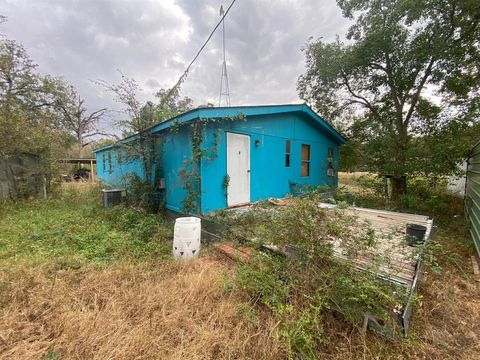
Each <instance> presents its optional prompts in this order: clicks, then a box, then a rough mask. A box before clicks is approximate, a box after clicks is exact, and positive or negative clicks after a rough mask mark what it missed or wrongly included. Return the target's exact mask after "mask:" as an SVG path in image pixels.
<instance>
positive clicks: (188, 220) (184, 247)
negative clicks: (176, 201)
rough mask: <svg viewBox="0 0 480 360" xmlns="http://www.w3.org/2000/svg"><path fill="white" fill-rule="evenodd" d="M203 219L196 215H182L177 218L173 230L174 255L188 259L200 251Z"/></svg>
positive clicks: (176, 257)
mask: <svg viewBox="0 0 480 360" xmlns="http://www.w3.org/2000/svg"><path fill="white" fill-rule="evenodd" d="M201 230H202V225H201V220H200V219H199V218H196V217H181V218H178V219H176V220H175V227H174V230H173V257H174V258H175V259H181V260H188V259H191V258H193V257H197V256H198V253H199V252H200V238H201V233H202V231H201Z"/></svg>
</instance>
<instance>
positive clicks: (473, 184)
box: [465, 142, 480, 256]
mask: <svg viewBox="0 0 480 360" xmlns="http://www.w3.org/2000/svg"><path fill="white" fill-rule="evenodd" d="M465 207H466V211H467V214H468V219H469V222H470V225H471V226H470V234H471V235H472V239H473V241H474V243H475V247H476V248H477V253H478V255H479V256H480V142H479V143H478V144H477V145H475V146H474V147H473V149H472V153H471V155H470V159H469V160H468V169H467V187H466V192H465Z"/></svg>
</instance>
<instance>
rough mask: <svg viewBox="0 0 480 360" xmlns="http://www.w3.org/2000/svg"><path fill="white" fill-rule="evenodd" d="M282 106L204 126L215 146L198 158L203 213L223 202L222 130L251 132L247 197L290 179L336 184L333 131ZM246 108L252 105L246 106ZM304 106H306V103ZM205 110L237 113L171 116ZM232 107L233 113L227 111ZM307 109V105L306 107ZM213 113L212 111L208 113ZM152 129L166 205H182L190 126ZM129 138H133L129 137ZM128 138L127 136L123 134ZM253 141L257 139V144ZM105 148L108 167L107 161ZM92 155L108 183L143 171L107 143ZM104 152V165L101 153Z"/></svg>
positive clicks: (277, 193) (284, 189) (287, 186)
mask: <svg viewBox="0 0 480 360" xmlns="http://www.w3.org/2000/svg"><path fill="white" fill-rule="evenodd" d="M282 107H292V106H290V105H287V106H272V107H271V108H272V109H264V110H263V111H259V110H258V108H256V107H252V108H249V109H248V110H249V111H250V112H246V113H245V114H246V121H240V120H235V121H228V120H223V121H220V122H212V123H209V124H208V125H207V126H206V129H205V139H204V142H203V143H202V148H204V149H213V148H215V149H216V157H214V158H210V159H205V158H202V160H201V166H200V178H201V200H200V205H201V213H203V214H205V213H208V212H211V211H214V210H218V209H223V208H225V207H226V206H227V199H226V193H225V189H224V187H223V183H224V179H225V175H226V168H227V160H226V152H227V149H226V134H227V132H235V133H239V134H245V135H249V136H250V147H251V148H250V170H251V172H250V199H251V201H258V200H262V199H267V198H269V197H284V196H286V195H287V194H288V193H290V192H291V191H292V188H291V183H295V184H305V185H310V186H318V185H325V186H330V187H333V188H336V187H337V184H338V179H337V177H336V176H333V177H332V176H327V168H328V148H332V149H333V152H334V168H335V170H337V169H338V160H339V143H340V142H341V141H339V138H338V135H337V137H335V136H333V135H332V131H331V130H330V131H329V129H328V128H327V127H325V126H323V125H321V124H320V123H319V122H318V121H316V120H315V119H314V118H313V117H312V115H311V114H309V113H307V112H306V111H303V110H302V109H303V108H301V107H299V109H300V110H302V111H300V110H298V111H290V112H286V111H283V112H280V111H279V109H280V108H282ZM250 109H251V110H250ZM308 109H309V108H308ZM202 110H203V111H205V112H206V113H207V114H208V115H210V117H213V116H214V117H215V118H223V117H228V116H235V115H237V114H238V113H242V112H240V111H238V110H235V108H213V109H199V110H194V111H192V112H189V113H185V114H183V115H180V117H178V118H177V120H176V121H179V122H180V123H181V122H182V120H185V121H191V120H194V119H195V118H199V117H201V118H204V117H206V116H204V113H202ZM232 111H235V113H234V114H233V115H232ZM310 111H311V110H310ZM212 115H213V116H212ZM152 132H158V133H160V132H161V133H162V134H163V140H162V142H161V145H158V149H157V151H158V154H159V157H160V158H161V159H162V161H161V163H162V169H161V173H162V174H163V175H162V176H163V177H165V183H166V190H165V195H166V207H167V208H168V209H170V210H174V211H181V210H182V208H183V203H182V201H183V199H184V197H185V195H186V194H187V191H186V190H185V189H183V179H181V178H180V176H179V173H180V171H181V169H182V167H184V164H185V163H188V161H189V160H190V159H191V157H192V154H191V148H192V147H191V128H190V126H188V125H182V126H180V127H179V128H177V130H175V131H174V132H171V131H170V130H169V126H168V124H166V123H161V124H159V125H157V126H155V127H154V128H153V129H152ZM132 139H133V141H134V138H132ZM286 140H290V141H291V155H290V167H286V166H285V146H286V145H285V141H286ZM126 141H132V140H126ZM256 141H258V145H256ZM302 144H307V145H310V150H311V159H310V175H309V176H308V177H302V176H301V147H302ZM109 152H110V157H111V162H112V164H111V165H112V166H111V171H110V164H109V161H108V159H109V156H108V153H109ZM95 155H96V159H97V171H98V177H99V179H101V180H102V182H104V183H105V184H106V185H108V186H122V187H123V186H125V185H126V184H125V178H126V176H127V175H129V174H132V173H135V174H137V175H138V176H140V177H143V176H144V172H143V166H142V164H141V162H140V161H139V160H135V161H132V160H131V159H129V160H127V158H126V157H125V156H123V157H122V158H123V160H122V161H121V162H120V163H119V161H118V156H117V155H118V150H117V149H116V148H111V147H106V148H102V149H98V150H96V152H95ZM104 156H105V160H106V161H105V166H103V165H104V162H103V157H104Z"/></svg>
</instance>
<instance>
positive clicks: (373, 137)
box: [298, 0, 480, 197]
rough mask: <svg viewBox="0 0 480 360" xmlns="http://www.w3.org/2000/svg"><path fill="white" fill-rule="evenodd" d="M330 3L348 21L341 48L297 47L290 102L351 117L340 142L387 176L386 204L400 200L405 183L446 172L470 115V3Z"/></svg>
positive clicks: (477, 9) (478, 75)
mask: <svg viewBox="0 0 480 360" xmlns="http://www.w3.org/2000/svg"><path fill="white" fill-rule="evenodd" d="M337 3H338V5H339V6H340V8H341V9H342V11H343V14H344V16H346V17H347V18H349V19H351V20H353V21H354V24H353V25H352V26H351V27H350V29H349V31H348V34H347V39H348V40H349V42H348V43H347V44H344V43H342V42H340V40H338V39H337V40H336V41H335V42H332V43H326V42H323V41H321V40H318V41H314V42H309V43H308V44H307V46H306V48H305V53H306V62H307V71H306V73H305V74H303V75H302V76H300V78H299V81H298V90H299V93H300V96H301V97H302V98H303V99H304V100H306V101H308V102H311V103H313V105H314V106H315V107H316V109H317V110H318V111H320V112H321V113H323V114H325V115H326V116H328V117H330V118H331V119H332V120H336V119H342V116H343V114H344V113H345V112H346V110H349V111H353V113H354V114H355V116H354V119H353V120H352V121H351V126H350V128H349V135H350V136H352V137H354V138H355V139H356V140H357V141H359V142H361V143H363V144H364V145H365V147H364V148H365V151H366V154H365V158H366V159H367V160H368V162H369V166H370V167H371V169H372V170H375V171H377V172H379V173H381V174H390V175H393V178H392V189H393V194H392V195H393V196H394V197H396V196H398V195H400V194H404V193H405V192H406V177H405V176H406V175H427V176H440V175H445V174H448V173H450V172H452V171H454V169H455V168H456V164H457V161H458V159H459V158H460V157H461V156H464V155H465V148H466V147H468V145H467V146H465V138H463V135H464V134H467V133H468V131H469V130H470V129H471V128H472V126H473V125H474V124H475V116H478V99H477V100H476V97H478V85H479V80H480V68H479V64H480V46H479V39H480V29H479V22H480V6H479V5H480V4H479V3H478V1H476V0H464V1H461V2H459V1H457V0H338V1H337ZM347 113H348V112H347ZM477 118H478V117H477ZM343 120H345V119H343ZM461 129H463V131H460V130H461ZM455 133H456V135H457V136H452V135H453V134H455ZM459 133H460V134H461V135H462V136H458V135H459ZM436 139H443V140H446V141H447V143H448V145H449V146H448V147H447V146H444V147H440V146H438V142H437V141H436ZM430 145H435V146H433V147H431V146H430ZM452 149H453V153H452ZM439 159H440V160H442V163H441V165H440V164H439V165H440V166H431V165H432V163H433V162H434V161H438V160H439Z"/></svg>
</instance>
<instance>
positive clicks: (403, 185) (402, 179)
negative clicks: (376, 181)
mask: <svg viewBox="0 0 480 360" xmlns="http://www.w3.org/2000/svg"><path fill="white" fill-rule="evenodd" d="M390 185H391V187H392V199H393V200H397V199H398V198H399V197H400V196H401V195H405V194H406V193H407V177H406V176H394V177H392V178H390Z"/></svg>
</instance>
